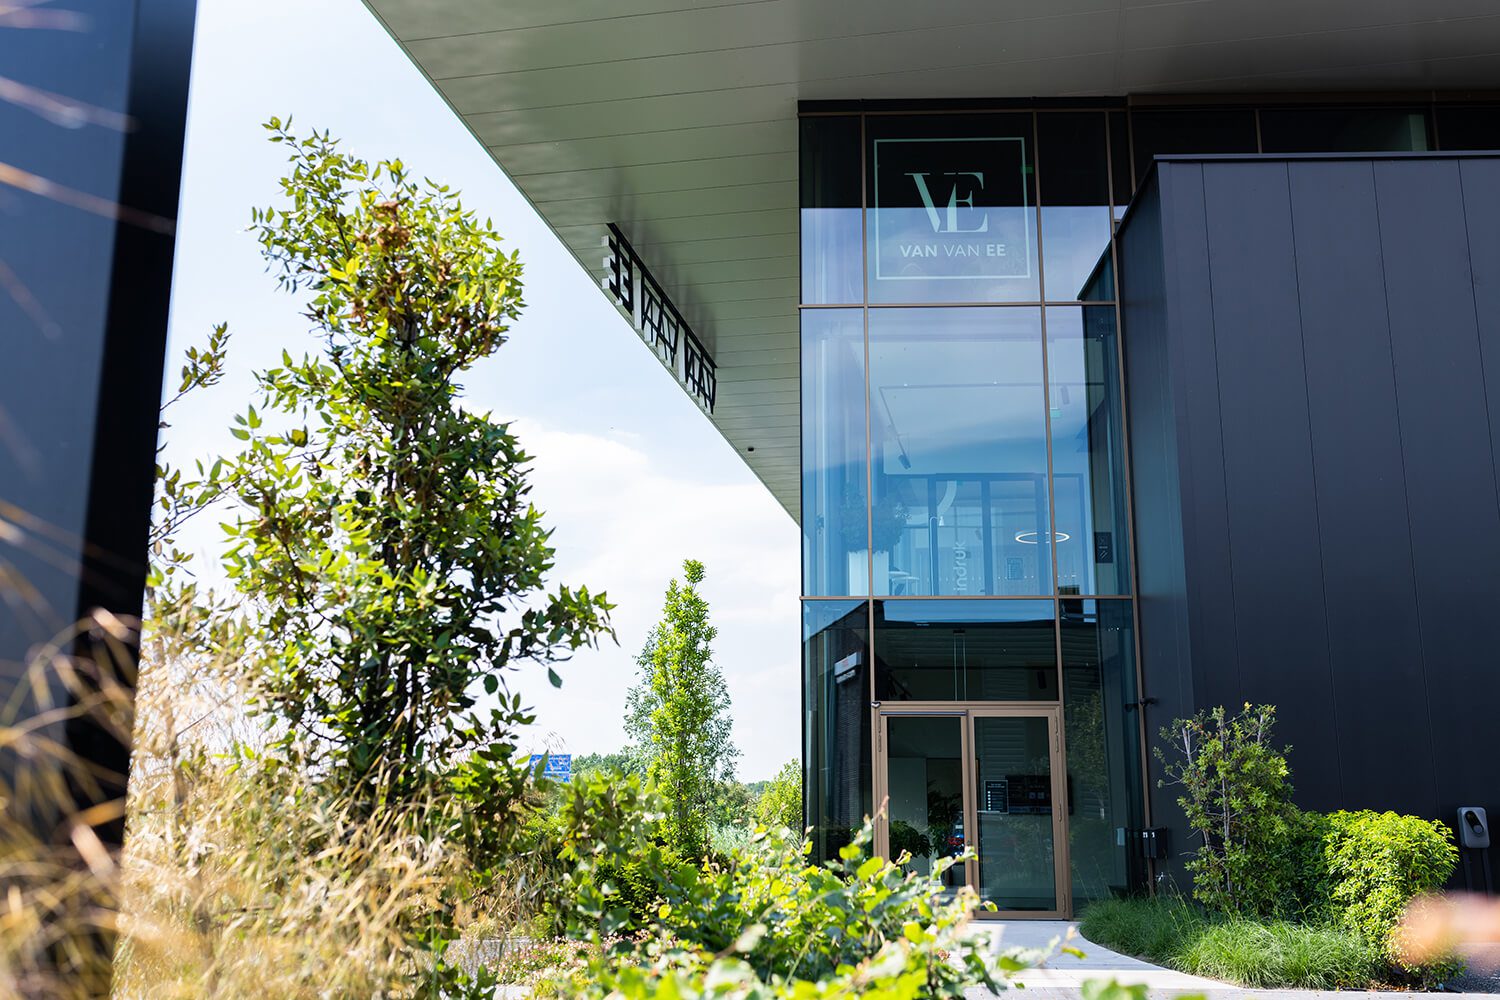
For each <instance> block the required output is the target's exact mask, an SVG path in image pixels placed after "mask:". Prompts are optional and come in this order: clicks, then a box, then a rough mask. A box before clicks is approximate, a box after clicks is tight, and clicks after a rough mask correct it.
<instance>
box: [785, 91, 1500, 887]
mask: <svg viewBox="0 0 1500 1000" xmlns="http://www.w3.org/2000/svg"><path fill="white" fill-rule="evenodd" d="M1496 136H1500V111H1497V110H1496V109H1494V108H1464V107H1458V106H1441V105H1438V104H1433V105H1428V106H1425V107H1420V106H1419V107H1394V106H1392V107H1379V106H1371V105H1360V104H1359V103H1357V102H1351V103H1349V104H1345V105H1325V106H1313V105H1294V104H1291V103H1287V102H1282V103H1276V104H1273V103H1271V102H1269V101H1268V102H1264V103H1258V102H1255V101H1253V100H1251V101H1240V102H1237V103H1235V104H1232V105H1224V106H1219V107H1190V106H1165V105H1157V106H1127V105H1126V103H1125V102H1123V101H1119V102H1109V101H1105V102H1100V104H1099V106H1096V107H1090V108H1077V109H1065V108H1061V107H1056V106H1048V107H1036V108H1019V107H1012V108H1006V109H999V110H995V111H988V112H983V113H977V112H973V111H970V110H952V111H949V110H946V109H934V110H933V111H932V112H930V113H926V114H915V113H911V112H910V111H907V110H892V111H880V110H875V109H873V108H863V107H861V108H857V109H855V110H851V111H850V112H849V113H847V114H843V113H830V112H817V113H809V114H808V115H806V116H805V117H804V118H802V120H801V143H802V161H801V162H802V177H801V191H802V195H801V241H802V247H801V253H802V264H801V274H802V305H801V331H802V448H803V452H802V530H803V537H804V545H803V595H804V622H805V628H804V635H803V639H804V650H805V657H804V661H805V670H806V691H805V701H804V707H805V711H806V718H805V727H806V728H805V732H806V734H807V744H808V745H807V762H808V775H809V778H808V786H807V788H808V791H807V808H808V817H809V822H810V824H811V825H812V826H813V827H814V835H815V838H816V840H817V849H818V851H819V853H820V854H826V853H828V852H829V851H831V850H832V849H835V848H836V847H837V846H838V845H839V844H841V843H843V842H844V841H845V840H846V839H847V837H848V836H849V831H850V830H851V829H852V828H853V827H854V826H855V825H857V824H858V823H859V822H860V820H861V819H862V817H863V816H864V815H866V814H869V813H871V812H872V810H874V809H877V808H878V807H879V806H880V805H881V801H884V802H885V803H886V804H887V808H888V813H887V820H886V822H885V824H884V825H883V826H882V825H880V824H877V829H878V830H880V831H882V832H881V833H879V834H877V843H878V844H880V845H882V846H883V847H884V848H885V849H886V850H888V851H890V852H891V853H892V854H893V855H895V854H897V853H900V852H901V851H902V850H907V851H909V852H910V853H911V860H910V862H909V863H910V864H912V865H913V866H915V867H918V868H922V867H923V866H926V865H930V864H931V863H932V861H933V860H934V859H936V858H938V857H941V856H943V855H944V854H947V853H952V852H954V851H958V850H962V849H964V848H971V849H974V850H976V851H977V852H978V856H977V858H976V859H975V860H974V861H973V862H971V863H969V864H968V865H966V866H964V867H963V869H962V876H961V877H962V878H964V879H966V880H968V881H969V882H970V883H971V884H973V885H974V886H975V887H976V888H977V889H978V890H979V891H980V892H981V894H982V895H983V896H984V897H985V898H987V899H991V900H993V901H995V902H996V903H997V904H998V905H1000V906H1001V907H1002V909H1010V910H1026V911H1031V912H1033V913H1054V912H1055V913H1058V914H1065V913H1068V912H1070V911H1071V910H1073V909H1074V908H1076V907H1077V906H1078V905H1080V904H1081V903H1083V902H1084V901H1087V900H1089V899H1093V898H1098V897H1101V896H1105V895H1108V894H1111V893H1119V892H1123V891H1127V890H1128V889H1130V888H1132V887H1135V886H1139V885H1140V884H1142V881H1143V880H1144V878H1145V874H1146V873H1145V868H1146V863H1145V861H1144V860H1142V859H1141V858H1140V857H1139V856H1138V855H1137V854H1136V853H1134V852H1133V851H1132V850H1131V849H1130V847H1129V845H1130V844H1131V843H1133V840H1132V838H1133V835H1134V833H1135V831H1138V830H1139V829H1141V828H1142V827H1143V826H1145V824H1146V823H1147V817H1146V816H1145V815H1143V812H1144V806H1143V802H1142V788H1141V783H1142V774H1143V767H1144V762H1143V760H1142V749H1141V748H1142V746H1143V743H1144V734H1143V733H1142V732H1141V721H1140V718H1139V712H1138V708H1139V704H1140V697H1141V696H1140V693H1139V690H1138V688H1139V682H1138V678H1139V673H1138V663H1137V660H1138V653H1137V650H1138V644H1137V637H1136V633H1137V628H1136V614H1135V601H1134V599H1133V596H1134V595H1133V593H1132V591H1133V566H1134V553H1133V551H1132V537H1133V529H1132V525H1131V511H1130V499H1129V496H1130V494H1129V489H1128V466H1129V463H1128V455H1127V446H1126V441H1125V433H1124V430H1125V412H1126V407H1125V399H1124V393H1123V385H1124V380H1123V373H1122V363H1121V358H1122V356H1123V352H1122V344H1121V338H1120V332H1119V325H1118V309H1117V303H1116V301H1115V296H1116V287H1115V274H1116V265H1115V255H1114V248H1113V246H1112V234H1113V231H1114V227H1115V225H1116V224H1117V222H1118V220H1119V219H1120V218H1121V216H1122V214H1123V211H1124V208H1125V205H1126V204H1127V203H1128V201H1129V199H1130V196H1131V193H1132V192H1133V191H1134V189H1135V187H1136V186H1137V185H1138V184H1139V183H1140V182H1141V181H1142V180H1143V179H1144V177H1145V174H1146V172H1147V171H1148V170H1149V169H1150V167H1151V162H1152V158H1153V157H1154V156H1156V155H1160V154H1171V153H1180V154H1215V153H1220V154H1236V153H1256V152H1275V153H1298V152H1381V151H1421V150H1426V149H1440V148H1450V149H1451V148H1474V147H1489V146H1493V145H1495V144H1496V138H1495V137H1496ZM959 872H960V869H959V868H955V869H954V870H953V871H952V872H950V878H958V877H960V875H959Z"/></svg>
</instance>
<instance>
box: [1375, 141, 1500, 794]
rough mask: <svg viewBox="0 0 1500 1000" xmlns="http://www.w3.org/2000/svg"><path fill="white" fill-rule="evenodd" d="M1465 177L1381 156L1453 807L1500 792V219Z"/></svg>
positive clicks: (1433, 661)
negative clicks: (1493, 344) (1470, 209)
mask: <svg viewBox="0 0 1500 1000" xmlns="http://www.w3.org/2000/svg"><path fill="white" fill-rule="evenodd" d="M1459 182H1460V175H1459V164H1458V162H1457V161H1454V160H1446V161H1429V162H1421V161H1412V162H1389V163H1377V164H1376V166H1375V186H1376V191H1377V193H1378V196H1379V202H1380V225H1381V246H1382V249H1383V251H1384V254H1385V280H1386V300H1387V302H1388V304H1389V308H1390V313H1391V346H1392V354H1393V357H1394V358H1395V365H1396V393H1397V398H1398V399H1399V400H1400V405H1401V440H1402V452H1403V455H1404V457H1405V464H1406V489H1407V500H1408V504H1409V505H1410V514H1411V518H1410V520H1411V534H1412V551H1413V558H1414V564H1415V567H1416V579H1417V609H1418V620H1419V622H1420V625H1421V629H1422V649H1423V654H1424V655H1423V661H1424V664H1425V668H1426V676H1427V692H1428V697H1429V699H1430V709H1429V710H1430V722H1429V724H1430V731H1431V742H1432V748H1433V754H1434V757H1435V760H1434V764H1435V775H1434V778H1433V780H1434V783H1435V787H1436V792H1437V798H1438V809H1439V810H1440V812H1441V813H1442V814H1443V815H1446V814H1448V813H1449V812H1451V811H1452V810H1453V809H1456V808H1457V806H1459V805H1460V804H1472V803H1470V802H1469V801H1468V800H1470V799H1479V798H1481V796H1483V797H1484V798H1490V796H1489V789H1490V788H1491V787H1493V786H1494V785H1495V784H1497V783H1500V776H1497V772H1496V768H1495V767H1494V760H1495V754H1496V749H1497V747H1496V744H1495V735H1494V728H1493V724H1492V721H1491V720H1492V719H1493V715H1494V712H1493V710H1494V706H1495V704H1496V701H1497V698H1496V696H1497V694H1500V672H1497V671H1496V669H1495V666H1494V663H1495V659H1494V651H1495V649H1496V648H1497V642H1500V622H1497V619H1496V617H1495V615H1494V600H1493V596H1492V595H1493V588H1494V571H1493V567H1494V566H1495V565H1496V564H1497V562H1500V500H1497V496H1496V490H1495V462H1494V454H1493V451H1492V450H1491V444H1492V442H1491V435H1490V425H1489V412H1488V409H1489V403H1488V400H1487V394H1486V385H1485V379H1484V367H1483V357H1482V355H1481V352H1480V345H1479V331H1478V320H1477V317H1476V315H1475V308H1474V304H1475V292H1474V283H1473V278H1472V273H1471V271H1470V267H1469V236H1468V233H1469V230H1470V228H1479V227H1480V226H1483V225H1485V224H1488V225H1493V224H1494V219H1493V217H1491V218H1489V219H1478V220H1475V221H1476V222H1477V223H1478V225H1474V226H1471V224H1470V223H1469V221H1468V220H1466V218H1465V205H1464V191H1463V190H1462V188H1461V187H1460V183H1459ZM1481 734H1486V735H1485V736H1481ZM1486 742H1488V744H1489V745H1488V748H1486V746H1485V743H1486ZM1487 786H1488V787H1487ZM1478 804H1480V805H1489V802H1487V801H1483V800H1481V801H1479V803H1478ZM1490 807H1491V808H1493V806H1490Z"/></svg>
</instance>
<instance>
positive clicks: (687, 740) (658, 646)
mask: <svg viewBox="0 0 1500 1000" xmlns="http://www.w3.org/2000/svg"><path fill="white" fill-rule="evenodd" d="M682 570H683V579H684V580H685V581H686V582H685V583H682V584H679V583H678V581H677V580H675V579H674V580H673V581H672V582H671V583H670V584H668V586H667V596H666V603H665V605H664V606H663V608H662V618H661V621H660V622H658V623H657V624H656V625H655V626H653V627H652V629H651V632H650V633H649V634H648V635H647V637H646V644H645V647H644V648H643V649H642V650H641V654H640V656H639V657H638V658H637V661H636V662H637V664H638V665H639V667H640V672H641V673H640V680H639V681H638V682H637V683H636V685H635V687H633V688H632V689H631V691H630V695H629V697H628V699H627V701H626V712H625V728H626V732H627V733H628V734H629V736H630V739H631V743H632V746H631V752H632V754H633V755H634V756H635V757H636V759H637V760H638V761H639V762H640V767H641V769H642V770H644V771H645V772H646V774H647V776H648V777H650V778H651V779H652V780H653V781H654V782H655V783H656V785H657V787H658V789H659V790H660V791H661V793H662V796H663V798H664V799H665V800H666V802H667V807H668V812H667V817H666V821H665V824H664V827H665V836H666V838H667V840H668V842H669V843H670V844H671V845H672V846H673V847H674V848H676V849H677V850H678V851H679V852H680V853H682V854H683V855H685V856H688V857H697V856H699V855H701V854H702V853H703V851H704V850H705V849H706V848H707V846H708V822H709V816H710V812H711V809H712V806H713V803H714V798H715V795H716V793H717V790H718V787H719V785H720V783H721V782H725V781H729V780H730V779H732V778H733V777H734V764H735V760H736V759H737V758H738V757H739V751H738V750H736V749H735V746H734V743H733V741H732V739H731V728H732V725H733V722H732V720H731V719H730V717H729V690H728V688H727V687H726V686H725V684H724V674H723V672H722V671H721V670H720V669H719V668H718V666H717V665H715V664H714V662H713V649H712V643H713V641H714V638H715V637H716V636H717V635H718V629H716V628H714V627H713V625H711V624H709V618H708V602H707V601H705V600H704V599H703V597H702V595H701V594H699V593H698V585H699V584H700V583H702V582H703V564H702V563H700V562H698V561H696V560H694V559H688V560H686V561H684V562H683V564H682Z"/></svg>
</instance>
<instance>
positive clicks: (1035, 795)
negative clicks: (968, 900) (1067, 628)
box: [969, 710, 1068, 916]
mask: <svg viewBox="0 0 1500 1000" xmlns="http://www.w3.org/2000/svg"><path fill="white" fill-rule="evenodd" d="M969 724H970V726H971V733H972V735H971V737H970V738H971V741H972V742H971V746H972V748H973V750H972V753H973V765H972V773H973V781H972V783H971V785H970V797H971V800H972V802H973V807H974V818H975V822H974V852H975V853H976V854H977V855H978V856H979V859H978V862H977V865H976V868H977V871H976V873H975V874H976V878H975V882H974V888H975V889H977V890H978V891H979V898H980V899H981V900H984V901H986V902H991V903H994V904H995V905H996V906H997V907H999V908H1000V910H1001V911H1002V912H1011V913H1031V914H1034V915H1037V916H1043V915H1047V916H1060V915H1062V912H1063V911H1062V907H1060V906H1059V905H1058V901H1059V900H1060V899H1063V898H1065V897H1064V894H1063V893H1062V892H1060V891H1059V890H1060V888H1061V886H1062V884H1063V878H1064V877H1065V873H1066V871H1067V868H1066V866H1065V865H1064V863H1063V858H1062V854H1061V850H1060V848H1061V847H1062V846H1063V845H1066V844H1067V842H1068V840H1067V836H1066V832H1065V829H1064V824H1065V823H1066V820H1067V811H1068V810H1067V794H1066V791H1065V788H1064V782H1063V781H1062V780H1061V775H1062V774H1063V773H1064V768H1063V767H1062V766H1061V760H1060V757H1061V750H1060V747H1059V745H1058V744H1059V740H1058V731H1057V712H1056V710H1051V711H1047V712H1044V713H1040V714H1038V713H1036V712H1035V711H1034V710H1033V711H1030V712H1025V713H1021V712H1009V711H1005V710H986V711H975V712H971V713H970V716H969Z"/></svg>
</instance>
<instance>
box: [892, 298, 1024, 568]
mask: <svg viewBox="0 0 1500 1000" xmlns="http://www.w3.org/2000/svg"><path fill="white" fill-rule="evenodd" d="M870 437H871V462H872V466H871V471H872V473H873V476H874V481H875V490H874V496H875V508H874V511H873V512H872V519H873V532H874V536H873V537H874V546H873V548H874V549H875V552H876V557H875V575H874V579H873V584H874V590H873V592H874V593H875V594H877V595H879V594H898V595H908V596H909V595H923V596H927V595H954V596H976V595H995V594H1015V595H1031V594H1050V593H1052V554H1051V550H1050V546H1049V538H1050V536H1049V534H1048V530H1047V529H1048V503H1047V431H1046V394H1045V392H1044V390H1043V379H1042V339H1041V311H1040V310H1039V309H1037V308H1035V307H1018V306H1012V307H1008V308H993V309H991V308H976V309H961V308H960V309H955V308H948V309H879V310H873V309H872V310H871V311H870Z"/></svg>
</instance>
